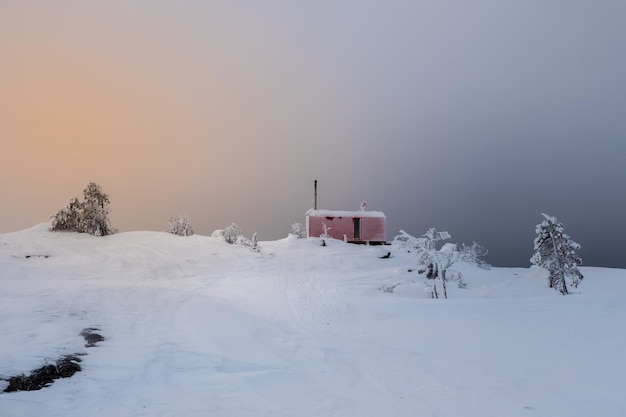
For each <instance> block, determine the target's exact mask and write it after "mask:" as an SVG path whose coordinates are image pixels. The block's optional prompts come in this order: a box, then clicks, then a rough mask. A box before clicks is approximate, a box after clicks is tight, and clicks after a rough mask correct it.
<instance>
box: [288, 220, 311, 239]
mask: <svg viewBox="0 0 626 417" xmlns="http://www.w3.org/2000/svg"><path fill="white" fill-rule="evenodd" d="M291 234H292V235H294V236H295V237H297V238H298V239H302V238H305V237H307V236H306V227H304V225H303V224H302V223H294V224H292V225H291Z"/></svg>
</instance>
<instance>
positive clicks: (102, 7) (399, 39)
mask: <svg viewBox="0 0 626 417" xmlns="http://www.w3.org/2000/svg"><path fill="white" fill-rule="evenodd" d="M624 22H626V3H624V2H622V1H600V2H589V1H584V2H581V1H551V2H544V1H523V2H522V1H519V2H501V1H477V2H467V1H461V0H455V1H436V2H435V1H429V2H420V1H391V2H382V1H341V2H336V1H315V2H292V1H280V2H276V1H269V2H257V1H223V2H217V1H181V2H165V1H159V2H157V1H147V0H145V1H133V2H126V1H119V2H115V1H106V2H105V1H97V2H84V1H71V2H70V1H59V2H47V1H17V0H16V1H3V2H1V3H0V57H1V60H2V64H1V66H0V193H1V195H2V199H0V213H1V216H0V232H9V231H15V230H20V229H24V228H27V227H30V226H32V225H34V224H37V223H41V222H43V221H46V220H47V219H48V218H49V216H51V215H52V214H54V213H55V212H56V211H57V210H58V209H59V208H61V207H62V206H64V205H65V203H66V202H67V200H68V199H69V198H70V197H73V196H79V195H80V194H81V192H82V189H83V188H84V187H85V186H86V184H87V183H88V182H90V181H95V182H97V183H99V184H100V185H101V186H102V187H103V188H104V190H105V191H106V192H107V193H109V195H110V197H111V201H112V209H113V213H112V221H113V226H115V227H118V228H119V229H120V230H121V231H128V230H163V229H165V228H166V225H167V219H168V218H169V217H170V216H173V215H177V214H184V215H188V216H189V217H190V220H191V223H192V224H193V226H194V227H195V229H196V231H197V232H198V233H200V234H210V233H211V232H212V231H213V230H214V229H218V228H223V227H225V226H227V225H228V224H230V223H231V222H233V221H234V222H236V223H237V224H238V225H239V226H240V227H241V228H242V231H243V233H244V234H246V235H248V236H250V235H252V233H254V232H258V233H259V239H261V240H271V239H277V238H281V237H284V236H286V235H287V233H288V232H289V230H290V228H291V224H292V223H294V222H304V212H305V211H306V210H307V209H308V208H310V207H311V205H312V188H313V180H314V179H318V180H319V206H320V208H327V209H338V210H346V209H358V207H359V205H360V203H361V201H363V200H366V201H367V202H368V208H370V209H375V210H381V211H384V212H385V214H386V215H387V221H388V238H389V239H391V238H393V236H394V235H395V234H396V233H397V231H398V230H400V229H404V230H406V231H407V232H409V233H412V234H415V235H419V234H422V233H424V232H425V231H426V230H427V229H428V228H429V227H436V228H438V229H442V230H448V231H449V232H450V233H451V234H452V240H453V241H455V242H459V243H460V242H466V243H471V242H472V241H477V242H479V243H481V244H483V245H484V246H486V247H487V248H488V249H489V250H490V254H489V257H488V261H489V262H491V263H492V264H494V265H503V266H504V265H505V266H527V265H528V264H529V262H528V259H529V258H530V256H531V255H532V251H533V248H532V240H533V238H534V228H535V225H536V224H537V223H539V222H540V221H541V219H542V217H541V215H540V213H541V212H546V213H548V214H551V215H553V216H556V217H557V218H558V219H559V220H560V221H562V222H563V223H564V224H565V225H566V231H567V232H568V233H569V234H570V236H571V237H572V238H573V239H574V240H576V241H578V242H579V243H581V245H582V250H581V256H582V258H583V262H584V264H586V265H603V266H619V267H626V257H624V256H622V254H623V249H622V240H623V238H622V234H623V230H624V226H623V224H624V222H623V221H622V217H623V215H624V213H626V191H624V187H623V186H622V183H623V181H624V180H623V178H624V171H625V168H624V164H623V160H624V159H625V157H626V141H625V140H624V138H625V133H626V83H625V82H624V77H625V76H624V74H626V25H624Z"/></svg>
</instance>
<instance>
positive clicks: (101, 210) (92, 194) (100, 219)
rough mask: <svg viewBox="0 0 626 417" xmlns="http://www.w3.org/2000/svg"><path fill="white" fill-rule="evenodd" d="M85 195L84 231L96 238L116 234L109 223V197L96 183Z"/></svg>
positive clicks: (91, 183)
mask: <svg viewBox="0 0 626 417" xmlns="http://www.w3.org/2000/svg"><path fill="white" fill-rule="evenodd" d="M83 195H84V197H85V200H84V201H83V203H82V208H83V231H84V232H85V233H89V234H92V235H95V236H107V235H110V234H113V233H115V230H113V229H111V223H110V221H109V203H110V201H109V196H108V195H107V194H106V193H105V192H104V191H102V188H101V187H100V186H99V185H98V184H96V183H95V182H90V183H89V184H88V185H87V188H85V190H84V191H83Z"/></svg>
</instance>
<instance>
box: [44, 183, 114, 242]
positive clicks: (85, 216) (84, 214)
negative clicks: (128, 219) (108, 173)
mask: <svg viewBox="0 0 626 417" xmlns="http://www.w3.org/2000/svg"><path fill="white" fill-rule="evenodd" d="M83 196H84V200H83V201H82V202H79V201H78V199H77V198H73V199H71V200H70V201H69V202H68V204H67V206H66V207H64V208H62V209H61V210H59V211H58V212H57V214H55V215H54V216H52V222H51V225H50V230H52V231H66V232H79V233H89V234H91V235H94V236H107V235H110V234H113V233H116V232H117V230H116V229H113V228H111V222H110V220H109V204H110V201H109V196H108V195H107V194H106V193H105V192H104V191H102V188H101V187H100V186H99V185H98V184H96V183H94V182H91V183H89V184H88V185H87V188H85V190H84V191H83Z"/></svg>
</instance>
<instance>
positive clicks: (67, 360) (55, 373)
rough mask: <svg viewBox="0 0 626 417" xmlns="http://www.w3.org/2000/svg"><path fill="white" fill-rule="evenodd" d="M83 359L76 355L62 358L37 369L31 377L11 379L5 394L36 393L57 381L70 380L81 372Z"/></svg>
mask: <svg viewBox="0 0 626 417" xmlns="http://www.w3.org/2000/svg"><path fill="white" fill-rule="evenodd" d="M80 361H81V359H80V358H79V357H78V356H76V355H67V356H63V357H61V358H60V359H59V360H57V361H56V363H55V364H49V365H45V366H42V367H41V368H39V369H35V370H34V371H33V372H31V374H30V375H28V376H25V375H18V376H13V377H11V378H9V386H8V387H6V388H5V390H4V392H15V391H36V390H40V389H42V388H44V387H47V386H48V385H50V384H52V382H53V381H54V380H55V379H59V378H69V377H71V376H72V375H74V374H75V373H76V372H79V371H80V370H81V367H80Z"/></svg>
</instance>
